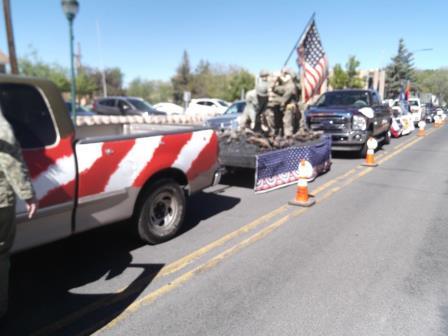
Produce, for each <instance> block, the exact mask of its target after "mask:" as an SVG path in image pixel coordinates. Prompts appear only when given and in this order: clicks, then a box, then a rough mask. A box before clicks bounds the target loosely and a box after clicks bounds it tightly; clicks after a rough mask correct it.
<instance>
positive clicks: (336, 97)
mask: <svg viewBox="0 0 448 336" xmlns="http://www.w3.org/2000/svg"><path fill="white" fill-rule="evenodd" d="M368 105H369V93H368V92H365V91H359V92H357V91H352V92H351V91H347V92H327V93H324V94H323V95H322V96H320V98H319V99H318V101H317V103H316V106H318V107H324V106H356V107H363V106H368Z"/></svg>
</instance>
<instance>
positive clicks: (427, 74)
mask: <svg viewBox="0 0 448 336" xmlns="http://www.w3.org/2000/svg"><path fill="white" fill-rule="evenodd" d="M414 87H415V89H416V90H417V91H418V92H419V93H432V94H434V95H436V96H437V97H438V98H439V101H440V102H443V101H446V100H447V99H448V68H441V69H437V70H417V71H415V85H414Z"/></svg>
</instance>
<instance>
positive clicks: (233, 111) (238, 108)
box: [204, 100, 246, 131]
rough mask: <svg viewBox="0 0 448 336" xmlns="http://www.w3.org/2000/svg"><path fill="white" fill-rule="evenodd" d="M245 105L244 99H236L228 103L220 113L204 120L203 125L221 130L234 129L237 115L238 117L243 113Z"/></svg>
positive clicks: (236, 125) (237, 119)
mask: <svg viewBox="0 0 448 336" xmlns="http://www.w3.org/2000/svg"><path fill="white" fill-rule="evenodd" d="M245 106H246V102H245V101H243V100H240V101H237V102H235V103H233V104H232V105H230V106H229V108H228V109H227V110H226V111H225V112H224V113H223V114H222V115H220V116H217V117H212V118H209V119H207V120H206V121H205V122H204V126H205V127H210V128H213V129H214V130H219V131H223V130H225V129H236V128H237V127H238V122H239V118H238V117H240V116H241V114H242V113H243V111H244V107H245Z"/></svg>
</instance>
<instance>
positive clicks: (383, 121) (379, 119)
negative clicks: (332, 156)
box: [306, 89, 392, 157]
mask: <svg viewBox="0 0 448 336" xmlns="http://www.w3.org/2000/svg"><path fill="white" fill-rule="evenodd" d="M391 120H392V116H391V112H390V108H389V106H387V105H384V104H382V101H381V98H380V96H379V94H378V93H377V92H376V91H374V90H360V89H344V90H335V91H329V92H325V93H324V94H322V95H321V96H320V97H319V99H318V100H317V101H316V103H315V104H314V105H312V106H310V107H309V108H308V110H307V111H306V122H307V125H308V127H309V128H310V129H311V130H313V131H323V132H324V133H325V134H328V135H330V136H331V139H332V150H333V151H352V152H358V153H359V155H360V156H362V157H363V156H365V154H366V152H367V140H368V139H369V138H370V137H375V138H376V139H377V140H378V141H381V142H383V143H389V141H390V133H389V128H390V125H391Z"/></svg>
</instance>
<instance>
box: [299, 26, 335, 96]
mask: <svg viewBox="0 0 448 336" xmlns="http://www.w3.org/2000/svg"><path fill="white" fill-rule="evenodd" d="M297 53H298V56H299V58H298V63H299V66H301V67H302V73H303V77H302V90H303V94H304V101H305V102H307V101H308V100H309V99H310V98H311V97H313V96H314V94H316V93H318V92H319V91H320V88H321V86H322V83H323V82H324V80H325V79H326V78H327V76H328V61H327V57H326V55H325V52H324V49H323V48H322V43H321V41H320V37H319V33H318V32H317V28H316V22H315V21H314V20H313V22H312V23H311V25H310V26H309V29H308V30H307V31H306V33H305V35H304V38H303V39H302V42H301V43H300V44H299V46H298V47H297Z"/></svg>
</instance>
